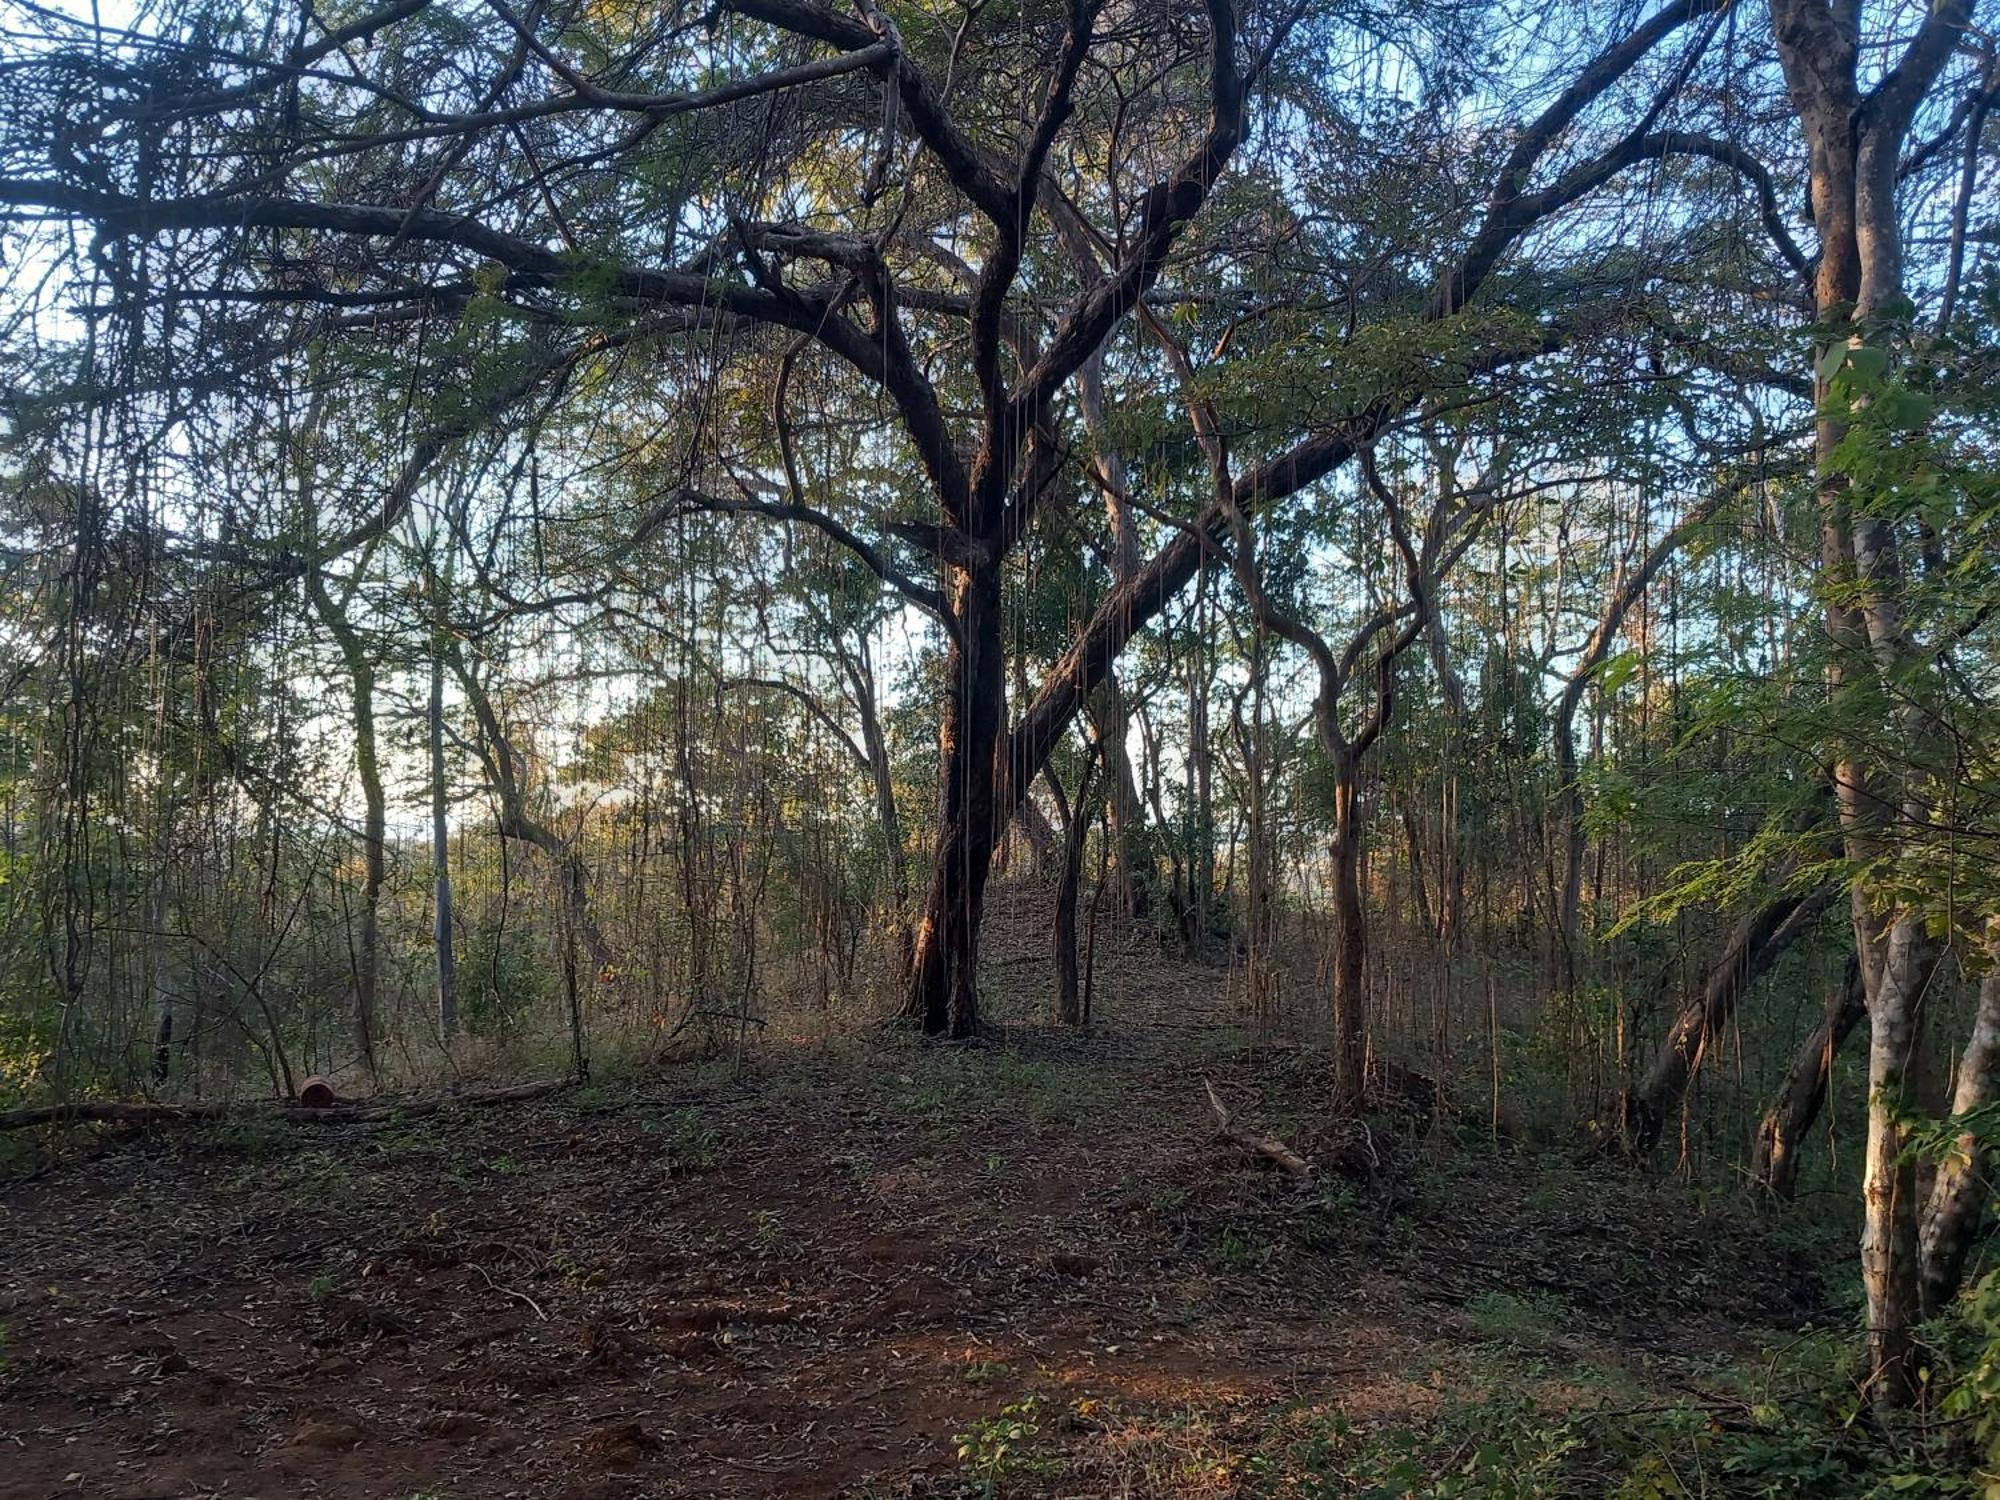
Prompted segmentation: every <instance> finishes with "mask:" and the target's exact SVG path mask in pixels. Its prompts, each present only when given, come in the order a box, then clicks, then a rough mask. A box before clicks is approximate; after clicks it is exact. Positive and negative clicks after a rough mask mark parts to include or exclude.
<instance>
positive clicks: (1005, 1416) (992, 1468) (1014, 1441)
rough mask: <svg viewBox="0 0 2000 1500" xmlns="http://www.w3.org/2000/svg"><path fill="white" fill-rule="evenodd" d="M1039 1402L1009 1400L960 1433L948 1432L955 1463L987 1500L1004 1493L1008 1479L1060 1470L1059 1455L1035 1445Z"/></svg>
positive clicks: (1039, 1422)
mask: <svg viewBox="0 0 2000 1500" xmlns="http://www.w3.org/2000/svg"><path fill="white" fill-rule="evenodd" d="M1043 1404H1044V1403H1043V1401H1042V1398H1041V1397H1040V1396H1028V1397H1025V1398H1024V1399H1022V1400H1020V1401H1010V1402H1009V1403H1008V1404H1007V1405H1005V1406H1003V1407H1001V1408H1000V1411H999V1414H998V1415H997V1416H991V1417H977V1418H975V1419H973V1421H971V1422H970V1423H968V1424H967V1426H966V1430H965V1431H964V1432H960V1433H954V1434H953V1435H952V1444H953V1446H954V1447H955V1449H956V1450H957V1453H958V1461H959V1463H961V1464H962V1465H964V1466H965V1468H966V1469H968V1470H969V1471H970V1472H971V1473H972V1475H973V1477H974V1478H975V1479H977V1480H978V1481H979V1484H980V1493H981V1495H982V1496H985V1497H987V1500H996V1497H998V1496H1000V1495H1002V1494H1004V1493H1005V1492H1006V1485H1007V1484H1008V1482H1009V1481H1010V1480H1013V1479H1017V1478H1019V1479H1034V1478H1047V1477H1048V1476H1050V1475H1053V1474H1056V1473H1059V1472H1061V1469H1062V1460H1061V1459H1060V1457H1059V1456H1057V1455H1055V1454H1053V1453H1048V1452H1041V1451H1037V1448H1036V1444H1035V1440H1036V1439H1037V1438H1038V1437H1039V1436H1040V1435H1041V1431H1042V1408H1043Z"/></svg>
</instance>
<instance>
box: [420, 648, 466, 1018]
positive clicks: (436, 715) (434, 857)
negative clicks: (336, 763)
mask: <svg viewBox="0 0 2000 1500" xmlns="http://www.w3.org/2000/svg"><path fill="white" fill-rule="evenodd" d="M426 719H427V723H428V726H429V730H430V754H431V871H432V882H433V884H432V890H433V892H434V895H433V898H432V902H431V906H432V929H431V941H432V944H433V946H434V947H435V949H436V953H437V1021H438V1031H439V1032H440V1033H441V1034H442V1035H443V1036H444V1037H445V1039H446V1040H447V1041H449V1040H450V1039H451V1038H452V1037H453V1036H454V1035H456V1034H457V1032H458V964H457V961H456V959H455V958H454V957H453V955H452V947H451V943H452V920H451V824H450V821H449V816H448V814H449V811H450V806H451V801H450V798H449V796H448V795H447V792H446V788H445V780H444V644H443V642H442V641H441V640H440V641H433V642H432V645H431V691H430V702H429V706H428V712H427V714H426Z"/></svg>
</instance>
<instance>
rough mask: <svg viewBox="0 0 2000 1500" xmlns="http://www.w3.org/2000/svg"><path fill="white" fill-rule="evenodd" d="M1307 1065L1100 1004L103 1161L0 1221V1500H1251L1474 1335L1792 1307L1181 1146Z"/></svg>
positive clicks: (1631, 1204) (1605, 1205)
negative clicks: (1309, 1412) (1328, 1419)
mask: <svg viewBox="0 0 2000 1500" xmlns="http://www.w3.org/2000/svg"><path fill="white" fill-rule="evenodd" d="M1176 982H1177V984H1178V985H1179V987H1180V989H1181V991H1182V993H1183V994H1192V993H1195V992H1197V991H1198V990H1201V991H1205V992H1206V993H1207V994H1209V995H1213V994H1214V993H1215V990H1216V984H1215V979H1214V976H1213V975H1210V976H1209V977H1208V979H1207V981H1206V982H1205V984H1204V983H1202V982H1201V979H1200V975H1199V974H1196V973H1186V972H1184V973H1181V974H1179V975H1178V977H1177V981H1176ZM1128 988H1130V986H1128ZM1107 993H1110V992H1109V991H1108V992H1107ZM1101 1013H1102V1012H1101ZM1313 1057H1314V1054H1313V1053H1312V1052H1311V1051H1310V1050H1309V1049H1305V1048H1299V1047H1269V1046H1266V1047H1262V1048H1254V1049H1253V1048H1251V1047H1249V1046H1248V1045H1247V1044H1246V1042H1245V1039H1244V1038H1242V1037H1241V1036H1240V1035H1238V1034H1236V1033H1234V1032H1232V1031H1230V1030H1229V1029H1227V1028H1224V1027H1220V1026H1218V1025H1216V1024H1214V1022H1213V1018H1212V1017H1203V1016H1202V1015H1200V1014H1199V1013H1196V1014H1193V1015H1190V1014H1189V1013H1188V1011H1187V1009H1186V1008H1185V1007H1181V1008H1179V1011H1178V1013H1177V1015H1176V1016H1175V1018H1174V1021H1173V1023H1172V1024H1168V1023H1167V1022H1165V1021H1156V1022H1155V1023H1154V1024H1150V1025H1149V1024H1143V1023H1142V1021H1141V1020H1140V1018H1139V1014H1138V1012H1137V1011H1136V1010H1135V1009H1131V1008H1129V1007H1128V1008H1127V1010H1126V1014H1125V1017H1124V1019H1122V1020H1121V1019H1119V1018H1118V1016H1116V1015H1112V1016H1108V1017H1106V1024H1105V1025H1104V1026H1103V1027H1102V1028H1101V1029H1100V1031H1099V1033H1098V1034H1096V1035H1094V1036H1088V1037H1071V1036H1063V1035H1059V1034H1056V1033H1055V1032H1053V1031H1051V1030H1048V1029H1046V1028H1021V1029H1017V1030H1015V1031H1012V1032H1009V1033H1007V1034H1006V1035H1004V1036H1001V1037H998V1038H995V1039H991V1040H988V1041H986V1042H983V1043H982V1044H980V1045H978V1046H974V1047H964V1048H950V1049H946V1048H934V1047H925V1046H923V1045H921V1044H919V1043H917V1042H915V1041H912V1040H909V1039H905V1038H899V1037H895V1036H890V1035H875V1034H871V1035H867V1036H863V1037H860V1038H857V1039H850V1040H847V1041H839V1042H834V1043H828V1044H814V1045H800V1046H795V1047H788V1046H783V1045H779V1044H776V1043H770V1044H766V1045H764V1046H763V1047H761V1048H760V1049H759V1050H757V1051H756V1052H755V1053H753V1054H752V1055H751V1056H750V1057H748V1058H747V1059H733V1058H728V1057H725V1058H720V1059H715V1060H711V1061H709V1062H706V1063H703V1064H701V1065H699V1066H698V1067H685V1068H681V1069H679V1070H676V1071H671V1072H666V1073H660V1074H655V1075H653V1076H650V1077H645V1078H640V1079H636V1080H630V1081H626V1082H621V1083H617V1084H612V1085H607V1086H604V1087H601V1088H597V1089H591V1090H585V1091H572V1092H570V1093H567V1094H563V1095H558V1096H554V1097H552V1098H550V1099H547V1100H543V1101H538V1102H536V1103H533V1104H528V1105H522V1106H518V1107H507V1108H495V1109H487V1110H479V1111H465V1112H459V1113H451V1112H446V1113H441V1114H438V1115H435V1116H432V1117H430V1118H426V1119H422V1120H417V1121H412V1122H409V1123H407V1124H397V1123H394V1122H392V1123H390V1124H387V1125H376V1126H372V1127H369V1126H352V1127H321V1128H303V1127H285V1126H264V1127H251V1126H233V1127H231V1126H225V1127H217V1128H206V1127H204V1128H201V1129H192V1128H182V1129H174V1130H167V1131H161V1132H157V1133H155V1134H153V1135H151V1136H134V1137H128V1138H124V1139H122V1140H120V1141H118V1142H117V1143H115V1144H114V1145H113V1147H112V1149H110V1150H108V1151H106V1152H104V1153H103V1154H101V1155H99V1156H97V1157H96V1158H95V1159H88V1160H80V1161H74V1162H71V1163H70V1164H67V1165H64V1166H61V1167H59V1168H57V1169H56V1170H54V1171H51V1172H48V1173H47V1174H45V1175H43V1176H41V1177H40V1178H39V1179H38V1180H36V1181H34V1182H32V1183H28V1184H26V1185H16V1186H14V1187H12V1188H9V1189H7V1190H5V1191H4V1193H0V1240H3V1241H4V1243H5V1245H6V1252H5V1264H4V1267H0V1324H4V1326H5V1330H6V1336H7V1343H6V1346H5V1350H4V1354H5V1360H6V1363H5V1366H4V1368H0V1495H5V1496H8V1497H14V1496H51V1495H84V1496H108V1497H124V1500H140V1497H178V1496H196V1495H201V1496H212V1495H228V1496H247V1495H274V1494H288V1495H290V1494H310V1495H322V1496H343V1497H344V1496H355V1497H374V1496H387V1497H410V1496H418V1495H431V1496H452V1497H464V1500H470V1497H483V1496H495V1497H497V1496H521V1497H531V1496H532V1497H544V1496H559V1497H570V1500H585V1497H593V1500H622V1497H637V1496H649V1497H650V1496H707V1495H725V1496H734V1495H742V1496H750V1495H783V1496H792V1495H796V1496H807V1495H841V1494H852V1495H878V1496H889V1495H902V1496H908V1495H947V1494H958V1493H978V1482H977V1481H978V1477H979V1476H978V1474H977V1473H976V1472H975V1469H976V1466H977V1461H978V1458H979V1456H980V1454H981V1453H982V1452H985V1451H988V1449H982V1448H981V1447H980V1446H979V1444H980V1442H981V1441H982V1438H981V1434H982V1432H984V1433H986V1434H987V1439H986V1440H987V1441H988V1442H989V1447H990V1440H991V1433H992V1430H993V1429H991V1428H990V1427H986V1428H982V1427H980V1425H979V1424H981V1423H982V1422H985V1423H989V1424H990V1423H992V1422H994V1421H995V1420H998V1419H1002V1418H1003V1416H1004V1412H1003V1409H1005V1408H1007V1407H1009V1406H1015V1407H1016V1411H1015V1412H1014V1413H1013V1415H1015V1416H1016V1417H1019V1418H1021V1419H1023V1420H1025V1421H1027V1422H1029V1423H1030V1424H1031V1425H1032V1426H1033V1427H1034V1429H1035V1431H1034V1433H1033V1434H1032V1436H1031V1437H1029V1438H1026V1439H1023V1440H1021V1441H1019V1442H1017V1443H1016V1444H1015V1446H1016V1447H1017V1448H1018V1449H1020V1450H1021V1451H1023V1452H1027V1451H1028V1450H1029V1449H1032V1451H1033V1454H1034V1455H1035V1457H1034V1461H1033V1462H1031V1463H1023V1464H1017V1465H1015V1466H1014V1467H1013V1468H1012V1469H1010V1470H1009V1482H1008V1485H1007V1486H1006V1492H1007V1493H1010V1494H1011V1493H1017V1492H1018V1493H1064V1494H1077V1495H1094V1494H1110V1493H1124V1494H1186V1495H1197V1494H1199V1495H1223V1494H1235V1493H1247V1492H1249V1491H1250V1488H1251V1487H1252V1486H1253V1484H1254V1483H1256V1482H1257V1481H1256V1476H1255V1473H1254V1471H1253V1466H1251V1465H1248V1464H1247V1463H1246V1462H1245V1460H1246V1456H1247V1455H1249V1454H1250V1453H1252V1452H1254V1451H1256V1450H1257V1448H1258V1446H1259V1444H1260V1443H1261V1442H1263V1441H1264V1439H1265V1437H1266V1435H1267V1434H1268V1432H1269V1430H1270V1426H1271V1422H1272V1420H1273V1416H1272V1414H1273V1413H1274V1411H1276V1410H1278V1409H1280V1408H1281V1407H1282V1406H1283V1405H1284V1404H1285V1403H1287V1402H1310V1403H1314V1404H1316V1405H1321V1406H1329V1405H1330V1406H1337V1407H1338V1408H1339V1409H1340V1410H1342V1411H1343V1412H1345V1413H1347V1414H1348V1415H1349V1416H1351V1417H1352V1418H1354V1419H1355V1420H1357V1421H1370V1420H1377V1419H1380V1420H1394V1421H1411V1420H1421V1419H1422V1418H1423V1417H1424V1416H1425V1414H1426V1413H1428V1412H1430V1411H1431V1410H1433V1409H1434V1408H1435V1407H1436V1406H1437V1404H1438V1402H1439V1401H1440V1399H1441V1398H1442V1397H1443V1395H1444V1394H1446V1393H1448V1392H1449V1391H1450V1390H1451V1389H1452V1388H1453V1386H1454V1384H1455V1382H1457V1381H1459V1380H1460V1379H1461V1378H1462V1377H1463V1374H1464V1371H1465V1369H1466V1368H1467V1365H1466V1361H1467V1360H1468V1359H1474V1358H1477V1357H1478V1355H1479V1353H1480V1351H1481V1349H1482V1348H1485V1347H1487V1346H1488V1345H1489V1344H1490V1341H1491V1340H1492V1339H1493V1338H1494V1337H1496V1336H1498V1337H1500V1338H1503V1339H1507V1338H1511V1339H1514V1340H1516V1341H1517V1342H1518V1341H1525V1342H1526V1343H1528V1344H1531V1345H1534V1346H1535V1349H1534V1352H1535V1354H1536V1356H1537V1358H1539V1359H1540V1360H1541V1361H1542V1365H1543V1367H1544V1368H1546V1369H1548V1370H1550V1371H1551V1372H1553V1374H1554V1375H1555V1376H1557V1377H1559V1378H1560V1377H1563V1376H1564V1372H1566V1371H1567V1370H1568V1368H1569V1367H1570V1366H1572V1365H1584V1364H1587V1365H1589V1366H1591V1367H1593V1368H1599V1369H1601V1368H1606V1367H1610V1368H1629V1369H1632V1370H1641V1369H1649V1370H1651V1369H1656V1367H1657V1359H1658V1357H1659V1356H1662V1355H1665V1354H1669V1353H1671V1351H1674V1350H1690V1351H1695V1350H1699V1351H1713V1350H1715V1349H1716V1348H1718V1347H1721V1348H1732V1347H1742V1346H1743V1345H1744V1344H1745V1342H1746V1341H1748V1340H1751V1339H1754V1338H1756V1337H1757V1336H1759V1334H1760V1332H1761V1331H1764V1330H1768V1329H1769V1328H1771V1327H1773V1326H1776V1325H1781V1324H1784V1323H1786V1322H1789V1321H1791V1320H1792V1319H1793V1318H1795V1317H1796V1315H1797V1313H1798V1311H1799V1310H1800V1308H1801V1306H1802V1305H1803V1304H1802V1301H1801V1299H1802V1298H1807V1299H1809V1297H1810V1294H1811V1288H1810V1286H1809V1285H1806V1284H1804V1283H1803V1282H1801V1281H1800V1279H1799V1278H1798V1277H1797V1276H1795V1275H1794V1274H1793V1273H1792V1272H1791V1271H1790V1270H1788V1268H1787V1267H1786V1266H1785V1265H1783V1264H1782V1263H1781V1258H1779V1257H1777V1256H1776V1254H1775V1252H1773V1251H1772V1250H1771V1248H1770V1246H1769V1242H1768V1240H1767V1239H1763V1238H1761V1237H1759V1236H1757V1235H1756V1234H1755V1233H1754V1232H1753V1230H1752V1229H1751V1228H1750V1227H1749V1226H1747V1225H1745V1224H1744V1223H1743V1222H1742V1221H1740V1220H1738V1219H1737V1218H1735V1217H1733V1216H1731V1215H1727V1214H1722V1215H1718V1214H1706V1215H1705V1214H1703V1213H1700V1212H1697V1211H1696V1210H1695V1208H1694V1207H1693V1205H1692V1203H1691V1201H1690V1199H1689V1197H1688V1196H1687V1194H1686V1193H1685V1191H1684V1190H1683V1189H1681V1188H1679V1187H1677V1186H1675V1185H1673V1184H1671V1183H1663V1184H1645V1183H1641V1182H1637V1181H1635V1180H1633V1179H1631V1178H1628V1177H1625V1176H1623V1175H1621V1174H1619V1173H1617V1172H1614V1171H1610V1170H1609V1169H1606V1168H1601V1167H1600V1168H1596V1169H1592V1171H1591V1172H1588V1173H1586V1172H1584V1171H1582V1170H1573V1169H1570V1168H1568V1167H1566V1166H1564V1165H1563V1164H1561V1163H1560V1162H1557V1163H1555V1164H1554V1165H1551V1164H1550V1162H1549V1161H1548V1160H1547V1159H1545V1158H1543V1159H1536V1158H1524V1157H1507V1156H1500V1155H1497V1154H1494V1153H1493V1152H1492V1150H1491V1148H1488V1147H1485V1146H1482V1145H1480V1144H1478V1143H1477V1142H1473V1143H1470V1144H1463V1145H1460V1144H1446V1141H1447V1138H1448V1136H1449V1135H1450V1132H1449V1131H1439V1132H1434V1133H1433V1134H1432V1135H1431V1136H1430V1137H1429V1138H1428V1139H1427V1140H1425V1139H1419V1138H1418V1137H1417V1136H1416V1135H1415V1133H1414V1132H1413V1131H1404V1132H1397V1131H1395V1128H1394V1127H1393V1126H1389V1125H1385V1126H1384V1127H1383V1135H1382V1139H1381V1141H1380V1143H1379V1144H1380V1146H1381V1154H1382V1156H1383V1158H1384V1160H1383V1167H1382V1170H1381V1172H1380V1173H1379V1174H1378V1176H1377V1180H1375V1181H1374V1182H1372V1183H1371V1182H1360V1183H1350V1182H1347V1181H1331V1182H1324V1183H1321V1184H1319V1185H1316V1186H1313V1185H1306V1186H1302V1185H1300V1184H1298V1183H1296V1182H1293V1181H1291V1180H1290V1179H1288V1178H1286V1177H1284V1176H1283V1175H1282V1174H1279V1173H1276V1172H1273V1171H1272V1170H1270V1169H1269V1167H1268V1165H1267V1164H1263V1163H1261V1162H1258V1161H1255V1160H1251V1159H1247V1158H1245V1157H1244V1156H1243V1155H1241V1154H1240V1153H1239V1152H1237V1151H1236V1150H1234V1149H1232V1148H1230V1147H1228V1146H1227V1145H1223V1144H1220V1143H1218V1142H1217V1141H1216V1140H1215V1139H1214V1131H1213V1121H1212V1117H1211V1116H1210V1115H1209V1113H1208V1106H1207V1102H1206V1099H1205V1097H1204V1095H1203V1090H1202V1079H1203V1078H1204V1077H1210V1078H1213V1079H1214V1080H1215V1081H1216V1083H1217V1085H1218V1087H1219V1088H1221V1090H1222V1091H1223V1093H1224V1094H1225V1095H1226V1096H1227V1097H1229V1098H1230V1100H1231V1102H1232V1105H1235V1106H1238V1107H1240V1111H1241V1114H1242V1116H1243V1117H1244V1118H1246V1119H1254V1120H1257V1121H1259V1122H1261V1123H1263V1124H1282V1123H1283V1122H1286V1121H1290V1122H1292V1125H1293V1127H1294V1128H1297V1124H1298V1122H1299V1121H1302V1120H1309V1119H1311V1118H1312V1117H1313V1112H1314V1110H1315V1108H1316V1101H1317V1099H1318V1087H1319V1082H1318V1070H1317V1068H1316V1066H1315V1065H1314V1061H1313ZM1293 1143H1294V1144H1295V1145H1299V1146H1300V1147H1301V1149H1305V1150H1307V1151H1308V1152H1310V1151H1311V1149H1312V1148H1313V1145H1314V1142H1313V1140H1312V1139H1311V1136H1310V1132H1306V1133H1305V1135H1304V1136H1303V1137H1302V1138H1300V1139H1297V1140H1295V1141H1294V1142H1293ZM1496 1293H1498V1294H1503V1299H1502V1300H1501V1301H1499V1302H1498V1303H1494V1302H1493V1301H1492V1300H1491V1299H1492V1298H1493V1296H1494V1294H1496ZM1482 1298H1485V1299H1487V1301H1486V1302H1484V1303H1482V1300H1481V1299H1482ZM1482 1307H1485V1309H1486V1313H1485V1316H1484V1318H1483V1320H1482V1315H1481V1308H1482ZM1495 1307H1497V1308H1499V1309H1500V1310H1501V1311H1502V1312H1503V1313H1504V1312H1505V1311H1506V1310H1507V1309H1510V1308H1511V1309H1527V1310H1529V1314H1530V1316H1529V1317H1528V1318H1527V1320H1526V1321H1527V1325H1528V1326H1526V1327H1525V1328H1515V1329H1512V1330H1511V1331H1510V1330H1509V1329H1507V1328H1505V1327H1503V1328H1501V1329H1500V1330H1499V1332H1498V1334H1497V1335H1496V1333H1495V1330H1494V1328H1493V1326H1492V1325H1493V1324H1494V1323H1495V1321H1496V1319H1495V1317H1494V1315H1493V1313H1494V1308H1495ZM1498 1321H1500V1322H1501V1323H1505V1321H1506V1319H1505V1318H1504V1317H1503V1318H1500V1319H1499V1320H1498ZM1024 1402H1025V1403H1028V1404H1027V1405H1026V1406H1025V1407H1021V1406H1020V1405H1019V1403H1024ZM958 1434H966V1435H967V1437H968V1438H969V1439H971V1440H972V1446H973V1448H974V1450H975V1451H974V1452H973V1453H972V1454H971V1455H969V1456H968V1458H967V1459H966V1460H964V1461H962V1460H961V1459H960V1457H959V1456H958V1453H957V1448H958V1446H959V1442H960V1439H959V1438H958V1436H957V1435H958ZM1162 1455H1165V1457H1164V1458H1163V1457H1162Z"/></svg>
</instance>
